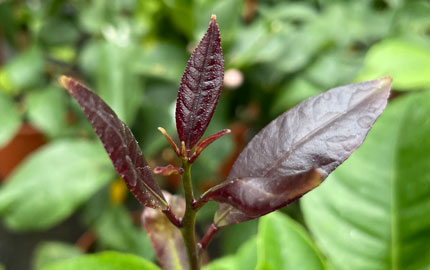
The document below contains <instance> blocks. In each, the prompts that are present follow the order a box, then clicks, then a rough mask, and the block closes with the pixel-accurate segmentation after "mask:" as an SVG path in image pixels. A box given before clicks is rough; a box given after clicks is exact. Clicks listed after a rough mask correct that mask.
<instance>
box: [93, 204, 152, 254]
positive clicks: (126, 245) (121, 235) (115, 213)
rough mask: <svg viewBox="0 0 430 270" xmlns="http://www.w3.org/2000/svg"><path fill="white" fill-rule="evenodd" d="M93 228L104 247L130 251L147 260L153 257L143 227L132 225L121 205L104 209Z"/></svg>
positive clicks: (128, 215)
mask: <svg viewBox="0 0 430 270" xmlns="http://www.w3.org/2000/svg"><path fill="white" fill-rule="evenodd" d="M94 229H95V232H96V235H97V238H98V241H99V243H100V244H101V245H102V246H103V248H104V249H115V250H118V251H121V252H127V253H132V254H135V255H138V256H141V257H143V258H145V259H147V260H152V259H153V258H154V251H153V249H152V246H151V242H150V240H149V238H148V235H147V234H146V233H145V231H144V230H143V228H141V227H136V226H134V225H133V223H132V219H131V216H130V213H128V211H127V209H125V208H124V207H123V206H115V207H109V208H108V209H106V210H105V211H104V213H103V214H102V216H101V217H100V218H99V219H98V220H97V222H96V223H95V224H94Z"/></svg>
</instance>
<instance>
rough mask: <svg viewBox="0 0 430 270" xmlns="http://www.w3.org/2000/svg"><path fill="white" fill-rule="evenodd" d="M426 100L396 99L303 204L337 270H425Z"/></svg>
mask: <svg viewBox="0 0 430 270" xmlns="http://www.w3.org/2000/svg"><path fill="white" fill-rule="evenodd" d="M428 115H430V93H428V92H424V93H420V94H415V95H409V96H406V97H402V98H399V99H397V100H394V101H393V102H392V103H391V104H390V105H389V107H388V108H387V110H386V112H384V114H383V115H382V116H381V118H380V119H379V120H378V122H377V124H376V125H375V127H374V128H373V129H372V131H371V132H370V133H369V136H368V138H367V140H366V143H364V144H363V146H362V147H361V148H360V150H358V151H357V153H355V154H354V155H353V156H352V157H351V158H350V159H349V160H348V161H346V162H345V163H344V164H343V165H342V166H341V167H339V168H338V169H337V170H336V172H334V173H333V174H332V175H331V176H330V179H327V181H326V183H324V184H323V185H322V186H321V187H320V188H319V189H318V190H316V191H314V192H312V193H310V194H309V195H307V196H306V197H305V198H304V199H303V200H302V209H303V212H304V215H305V220H306V224H307V225H308V226H309V228H310V229H311V232H312V233H313V234H314V235H315V237H316V239H317V242H318V244H319V245H320V247H321V248H322V249H323V250H324V251H325V252H326V254H327V257H328V258H329V260H330V262H331V263H332V264H333V265H334V268H335V269H340V270H343V269H351V270H354V269H357V270H358V269H359V270H366V269H381V270H383V269H407V270H415V269H428V268H430V257H429V256H428V255H429V254H430V246H429V244H428V243H429V242H430V219H429V218H428V217H429V216H430V197H429V196H428V195H429V194H430V170H429V168H430V167H429V165H430V155H429V153H430V136H429V134H430V120H429V117H428Z"/></svg>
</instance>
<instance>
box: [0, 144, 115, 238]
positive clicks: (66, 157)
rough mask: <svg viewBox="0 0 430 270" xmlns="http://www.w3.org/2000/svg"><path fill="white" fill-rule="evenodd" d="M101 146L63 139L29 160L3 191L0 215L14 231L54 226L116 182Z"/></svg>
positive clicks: (1, 193) (41, 150)
mask: <svg viewBox="0 0 430 270" xmlns="http://www.w3.org/2000/svg"><path fill="white" fill-rule="evenodd" d="M109 168H110V164H109V159H107V158H106V156H105V154H104V153H103V150H102V148H101V147H100V145H99V144H96V143H93V142H88V141H75V140H62V141H56V142H54V143H51V144H49V145H47V146H45V147H43V148H41V149H40V150H38V151H37V152H36V153H34V154H33V155H31V156H30V157H28V158H27V159H26V160H25V162H24V163H22V164H21V165H20V166H19V167H18V168H17V169H15V171H14V172H13V173H12V175H11V176H10V177H9V179H8V181H7V182H6V184H4V185H3V186H2V187H1V189H0V213H1V215H2V216H3V218H4V222H5V223H6V224H7V225H8V227H10V228H12V229H14V230H35V229H44V228H47V227H50V226H52V225H54V224H56V223H58V222H60V221H62V220H63V219H64V218H66V217H68V216H69V215H70V214H71V213H72V212H73V211H74V210H75V209H76V208H77V207H78V206H80V205H81V204H82V203H83V202H85V201H86V200H87V199H88V198H89V197H91V196H92V195H93V194H94V193H95V192H96V191H97V190H98V189H99V188H101V187H102V186H103V185H105V184H106V183H107V182H108V181H109V180H110V179H112V176H113V172H112V171H111V170H110V169H109Z"/></svg>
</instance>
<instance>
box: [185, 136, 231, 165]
mask: <svg viewBox="0 0 430 270" xmlns="http://www.w3.org/2000/svg"><path fill="white" fill-rule="evenodd" d="M230 132H231V130H230V129H223V130H221V131H220V132H217V133H215V134H213V135H211V136H209V137H207V138H206V139H204V140H202V141H201V142H199V143H198V144H197V146H196V150H195V152H194V153H193V155H192V156H191V157H190V159H189V161H190V163H193V162H194V161H195V160H196V159H197V158H198V157H199V155H200V153H201V152H202V151H203V150H205V149H206V147H208V146H209V145H210V144H211V143H213V142H214V141H216V140H218V139H219V138H221V137H222V136H224V135H225V134H228V133H230Z"/></svg>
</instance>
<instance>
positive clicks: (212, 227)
mask: <svg viewBox="0 0 430 270" xmlns="http://www.w3.org/2000/svg"><path fill="white" fill-rule="evenodd" d="M218 230H219V227H218V226H217V225H215V224H214V223H212V224H211V225H210V226H209V228H208V229H207V231H206V233H205V235H204V236H203V238H202V240H200V242H199V243H198V244H197V246H198V247H199V250H200V252H201V251H203V250H204V249H206V247H207V246H208V245H209V243H210V241H211V240H212V238H213V237H214V235H215V234H216V232H217V231H218Z"/></svg>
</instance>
